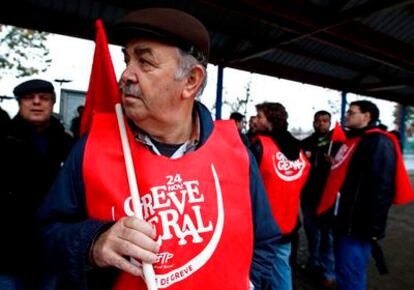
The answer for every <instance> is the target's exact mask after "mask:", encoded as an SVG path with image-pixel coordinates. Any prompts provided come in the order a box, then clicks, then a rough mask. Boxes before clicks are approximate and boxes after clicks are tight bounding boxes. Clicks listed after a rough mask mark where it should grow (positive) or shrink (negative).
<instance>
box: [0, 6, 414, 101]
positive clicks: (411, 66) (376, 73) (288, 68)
mask: <svg viewBox="0 0 414 290" xmlns="http://www.w3.org/2000/svg"><path fill="white" fill-rule="evenodd" d="M149 6H154V7H155V6H157V7H162V6H164V7H173V8H177V9H181V10H185V11H187V12H189V13H191V14H193V15H194V16H196V17H197V18H199V19H200V20H201V21H202V22H203V23H204V24H205V25H206V27H207V28H208V29H209V31H210V35H211V58H210V61H211V62H212V63H214V64H221V65H222V66H228V67H234V68H239V69H243V70H247V71H252V72H256V73H262V74H267V75H271V76H275V77H281V78H286V79H290V80H295V81H299V82H303V83H309V84H313V85H318V86H323V87H328V88H332V89H336V90H344V91H348V92H353V93H356V94H362V95H368V96H373V97H378V98H383V99H388V100H394V101H397V102H402V103H405V104H411V105H414V53H413V52H414V0H412V1H409V0H382V1H378V0H348V1H346V0H341V1H336V0H301V1H253V0H241V1H222V0H193V1H190V0H140V1H129V0H117V1H115V0H102V1H101V0H82V1H81V0H72V1H71V0H66V1H60V0H48V1H38V0H14V1H8V2H7V5H3V7H2V9H1V10H0V23H6V24H12V25H16V26H21V27H29V28H32V29H39V30H44V31H49V32H54V33H61V34H67V35H71V36H77V37H84V38H89V39H93V38H94V25H93V23H94V21H95V19H96V18H101V19H103V21H104V22H105V24H106V25H107V26H110V25H111V24H113V23H114V21H115V20H116V19H118V18H119V17H120V16H122V15H124V14H125V13H127V12H128V11H130V10H135V9H140V8H144V7H149Z"/></svg>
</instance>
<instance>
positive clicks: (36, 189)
mask: <svg viewBox="0 0 414 290" xmlns="http://www.w3.org/2000/svg"><path fill="white" fill-rule="evenodd" d="M13 93H14V95H15V96H16V99H17V102H18V104H19V111H18V113H17V115H16V116H15V117H14V118H13V119H12V120H11V121H10V123H9V126H8V129H7V131H6V133H5V135H2V136H1V140H0V227H1V229H2V237H1V239H0V289H21V288H13V287H17V286H18V285H20V284H22V283H25V284H26V285H25V286H26V287H28V288H24V289H38V288H37V285H36V282H34V281H33V280H31V279H28V276H27V275H28V274H31V273H36V274H35V275H31V278H35V279H37V278H38V277H39V276H40V275H39V273H38V272H37V270H40V269H41V268H42V264H43V263H42V261H41V260H40V257H37V256H35V254H37V253H38V252H39V251H38V250H37V249H36V250H35V249H34V248H33V245H32V235H31V234H30V230H31V228H32V224H33V221H34V214H35V212H36V210H37V209H38V207H39V206H40V204H41V202H42V201H43V198H44V197H45V195H46V193H47V191H48V189H49V187H50V186H51V184H52V182H53V180H54V178H55V176H56V174H57V172H58V170H59V169H60V167H61V164H62V162H63V161H64V160H65V158H66V155H67V154H68V153H69V150H70V148H71V146H72V137H70V135H69V134H67V133H65V131H64V128H63V126H62V125H61V124H60V123H59V121H58V120H57V119H55V118H54V117H52V109H53V104H54V103H55V92H54V89H53V85H52V84H51V83H50V82H48V81H44V80H29V81H26V82H23V83H21V84H19V85H18V86H16V87H15V89H14V90H13ZM28 249H31V250H30V251H27V250H28ZM23 264H24V265H25V266H23ZM3 282H5V283H6V284H7V285H8V286H6V285H5V284H2V283H3ZM9 287H12V288H9Z"/></svg>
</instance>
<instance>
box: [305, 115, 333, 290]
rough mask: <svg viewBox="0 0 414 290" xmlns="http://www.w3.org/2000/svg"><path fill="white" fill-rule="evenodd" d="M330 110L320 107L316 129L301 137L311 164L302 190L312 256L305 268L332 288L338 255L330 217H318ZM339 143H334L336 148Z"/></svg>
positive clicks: (325, 172) (325, 174)
mask: <svg viewBox="0 0 414 290" xmlns="http://www.w3.org/2000/svg"><path fill="white" fill-rule="evenodd" d="M330 127H331V114H330V113H329V112H327V111H318V112H316V113H315V115H314V118H313V128H314V130H315V132H314V133H313V134H312V135H310V136H308V137H307V138H305V139H303V140H302V141H301V146H302V149H303V151H304V152H305V155H306V157H307V158H308V160H309V163H310V164H311V170H310V174H309V178H308V180H307V182H306V184H305V186H304V188H303V190H302V193H301V208H302V214H303V226H304V229H305V234H306V238H307V241H308V251H309V257H308V260H307V263H306V265H305V266H304V270H305V273H306V274H309V276H310V278H311V279H313V280H315V282H316V283H318V284H320V286H321V288H323V289H332V288H333V287H334V284H335V258H334V249H333V234H332V229H331V227H330V222H329V217H328V216H327V215H324V216H323V217H319V216H317V215H316V210H317V208H318V205H319V201H320V199H321V195H322V192H323V189H324V185H325V182H326V179H327V178H328V174H329V170H330V168H331V162H330V159H329V155H330V153H331V152H328V151H332V149H331V150H330V148H332V145H331V136H332V131H329V128H330ZM337 147H338V146H335V148H336V149H337Z"/></svg>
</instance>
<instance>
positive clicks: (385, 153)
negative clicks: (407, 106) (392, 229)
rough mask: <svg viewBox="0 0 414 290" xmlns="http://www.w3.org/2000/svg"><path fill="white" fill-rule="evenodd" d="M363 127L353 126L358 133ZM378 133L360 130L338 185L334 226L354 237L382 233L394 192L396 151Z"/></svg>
mask: <svg viewBox="0 0 414 290" xmlns="http://www.w3.org/2000/svg"><path fill="white" fill-rule="evenodd" d="M366 129H369V128H365V129H364V130H353V131H351V132H350V134H352V135H354V136H355V135H356V136H357V135H362V134H363V132H364V131H365V130H366ZM396 149H398V148H394V144H393V142H392V141H391V140H390V139H389V138H388V137H386V136H385V135H383V134H381V133H370V134H364V135H363V136H362V140H361V142H360V143H359V145H358V147H357V148H356V150H355V152H354V154H353V156H352V157H351V158H352V159H351V161H350V164H349V168H348V172H347V175H346V178H345V181H344V184H343V185H342V187H341V190H340V193H341V197H340V202H339V208H338V215H337V217H336V221H335V229H336V232H337V233H338V234H341V235H348V236H351V237H354V238H358V239H368V240H369V239H373V238H375V239H380V238H383V237H384V236H385V225H386V220H387V215H388V210H389V208H390V206H391V204H392V200H393V198H394V195H395V172H396V152H395V150H396Z"/></svg>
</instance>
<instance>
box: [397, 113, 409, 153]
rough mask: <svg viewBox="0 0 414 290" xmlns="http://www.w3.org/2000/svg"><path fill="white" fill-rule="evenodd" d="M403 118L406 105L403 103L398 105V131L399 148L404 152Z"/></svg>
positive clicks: (405, 115)
mask: <svg viewBox="0 0 414 290" xmlns="http://www.w3.org/2000/svg"><path fill="white" fill-rule="evenodd" d="M405 119H407V107H406V106H404V105H400V124H399V129H400V130H399V131H400V144H401V150H402V151H403V152H404V150H403V149H404V144H405Z"/></svg>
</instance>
